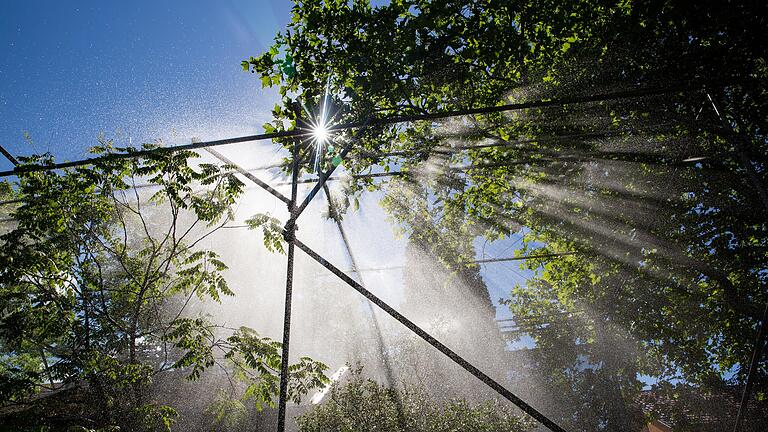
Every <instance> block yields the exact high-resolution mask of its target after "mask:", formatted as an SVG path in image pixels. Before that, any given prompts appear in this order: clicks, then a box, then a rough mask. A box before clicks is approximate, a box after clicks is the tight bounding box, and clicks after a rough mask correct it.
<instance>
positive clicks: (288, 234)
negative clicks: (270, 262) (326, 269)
mask: <svg viewBox="0 0 768 432" xmlns="http://www.w3.org/2000/svg"><path fill="white" fill-rule="evenodd" d="M298 178H299V143H298V141H296V142H294V144H293V168H292V173H291V202H290V203H289V204H288V209H289V211H290V218H289V222H288V224H287V225H286V227H285V231H284V236H285V240H286V241H287V242H288V265H287V266H286V267H287V269H286V276H285V312H284V313H283V352H282V355H281V357H280V360H281V361H280V394H279V396H278V397H279V399H278V405H277V407H278V408H277V431H278V432H284V431H285V404H286V402H287V397H288V394H287V393H288V354H289V344H290V339H291V297H292V295H293V249H294V243H295V240H296V222H295V217H294V215H295V214H296V195H297V187H298Z"/></svg>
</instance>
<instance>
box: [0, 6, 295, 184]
mask: <svg viewBox="0 0 768 432" xmlns="http://www.w3.org/2000/svg"><path fill="white" fill-rule="evenodd" d="M291 5H292V3H291V2H290V1H288V0H271V1H267V0H262V1H258V0H224V1H215V2H212V1H199V0H183V1H182V0H173V1H133V2H118V1H110V2H90V1H32V0H30V1H4V2H1V3H0V118H1V119H2V121H0V144H2V145H3V146H4V147H5V148H7V149H8V150H9V151H10V152H11V153H13V154H15V155H23V154H29V153H33V152H34V153H39V152H45V151H50V152H51V153H53V154H54V155H56V157H57V159H58V160H72V159H76V158H80V157H83V156H84V155H85V153H86V151H87V149H88V148H89V147H90V146H92V145H94V144H95V143H96V140H95V139H96V136H97V135H98V134H99V133H100V132H104V133H105V135H106V136H107V137H112V138H115V139H116V140H117V143H118V144H127V143H129V142H130V143H132V144H133V145H139V144H141V143H142V142H147V141H153V140H155V139H158V138H161V139H163V140H164V141H165V142H166V144H169V145H170V144H180V143H186V142H189V140H190V139H191V137H199V138H202V139H214V138H222V137H224V136H225V135H227V136H229V135H242V134H249V133H254V132H255V131H257V130H260V129H261V124H262V123H263V122H264V121H265V120H266V119H267V118H268V116H269V112H268V110H269V108H270V107H271V106H272V105H273V104H274V102H275V100H276V99H275V94H274V92H264V91H262V90H261V88H260V84H259V80H258V79H256V78H255V77H254V76H253V75H251V74H247V73H245V72H242V70H241V68H240V61H241V60H243V59H244V58H247V57H248V56H250V55H255V54H257V53H259V52H261V51H263V50H264V48H265V47H267V46H269V45H270V44H271V42H272V39H273V37H274V35H275V33H276V32H278V31H279V30H281V29H282V28H283V27H284V26H285V24H286V23H287V22H288V21H289V20H290V8H291ZM24 132H28V133H29V135H30V137H31V140H32V142H33V144H29V143H28V142H27V141H26V140H25V139H24ZM8 168H11V165H10V163H9V162H8V161H6V160H5V159H4V158H2V161H0V170H4V169H8Z"/></svg>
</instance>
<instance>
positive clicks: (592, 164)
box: [244, 0, 768, 430]
mask: <svg viewBox="0 0 768 432" xmlns="http://www.w3.org/2000/svg"><path fill="white" fill-rule="evenodd" d="M766 12H767V11H766V7H765V5H758V4H755V3H748V4H747V3H739V2H727V1H726V2H699V3H696V4H681V3H677V2H642V1H641V2H628V1H615V2H596V1H579V2H559V1H548V2H526V1H511V2H506V1H505V2H500V1H493V0H487V1H476V2H465V1H439V2H437V1H427V0H423V1H418V0H413V1H407V0H400V1H392V2H389V3H387V4H385V5H381V6H371V5H370V4H369V2H366V1H353V2H322V1H302V2H297V4H296V6H295V7H294V9H293V19H292V22H291V23H290V24H289V25H288V27H287V28H286V30H285V31H284V32H281V33H280V34H279V35H278V36H277V38H276V43H275V45H274V46H273V47H271V48H270V50H269V51H267V52H265V53H263V54H261V55H259V56H257V57H253V58H251V59H249V60H248V61H246V62H244V68H245V67H247V68H248V69H249V70H251V71H252V72H253V73H255V74H258V75H259V76H260V77H261V79H262V84H263V85H265V86H278V87H279V90H280V93H281V94H282V95H283V102H282V105H279V106H276V107H275V109H274V110H273V114H274V117H275V121H274V122H273V123H272V124H270V125H268V128H270V130H271V129H273V128H276V129H281V128H288V127H293V126H295V125H296V124H297V120H296V115H297V114H296V113H297V112H301V110H299V109H296V108H295V107H296V105H297V104H304V105H306V107H307V109H308V111H309V112H310V114H311V113H312V112H313V110H317V108H315V107H316V106H318V105H320V104H322V103H323V99H324V96H323V94H324V92H325V91H326V89H330V94H331V96H330V98H331V99H332V100H333V102H332V104H330V105H329V106H332V107H334V108H335V109H336V111H337V119H338V120H339V121H360V120H362V119H365V118H368V117H374V118H375V117H381V116H386V115H407V114H421V113H429V112H436V111H440V110H449V109H463V108H473V107H480V106H494V105H499V104H503V103H509V102H525V101H531V100H539V99H548V98H553V97H560V96H578V95H590V94H595V93H606V92H610V91H615V90H623V89H628V88H629V89H632V88H636V87H645V88H649V87H667V88H672V87H674V89H679V88H681V86H682V87H684V88H685V90H683V91H672V90H670V92H669V93H668V94H666V95H663V96H648V97H642V98H633V99H625V100H619V101H605V102H600V103H590V104H581V105H566V106H556V107H548V108H538V109H529V110H525V111H519V112H515V113H510V114H492V115H475V116H465V117H462V118H458V119H451V120H441V121H432V122H412V123H407V124H399V125H395V126H387V127H384V126H376V127H369V128H367V129H365V130H364V131H362V132H360V133H359V138H360V139H359V140H358V141H356V143H355V146H354V148H353V150H352V152H351V153H350V155H351V156H350V157H349V158H347V160H345V161H344V166H345V168H346V169H347V170H348V171H350V172H352V173H353V174H361V173H367V172H370V171H371V170H373V169H381V170H384V171H387V170H394V169H397V170H399V171H401V176H400V177H399V178H398V180H395V181H392V182H388V183H386V186H385V187H383V188H382V189H383V190H384V191H385V192H386V193H387V197H386V198H385V201H384V202H385V205H386V206H387V208H388V210H389V211H390V212H391V214H392V215H393V216H394V218H395V220H397V221H398V222H399V223H400V224H401V226H402V228H403V229H404V231H405V232H406V233H408V235H409V236H410V237H411V238H412V239H414V240H416V241H417V242H418V243H419V244H421V245H424V246H425V247H427V248H429V249H430V250H431V252H432V253H434V254H435V255H436V256H438V257H440V259H441V260H442V261H443V262H444V263H445V264H446V265H448V267H449V268H451V269H453V270H457V269H461V268H464V267H466V266H470V267H471V266H472V264H471V261H472V260H473V259H474V258H475V253H476V251H475V248H474V243H473V242H474V240H475V238H476V237H477V236H478V235H480V236H484V237H485V238H486V239H488V240H498V239H503V238H505V237H507V236H509V235H510V234H513V233H516V232H518V231H519V230H520V228H521V227H525V230H524V231H520V233H523V234H525V236H524V240H523V242H522V245H521V247H520V248H519V250H518V251H516V253H517V254H520V255H524V254H526V253H529V252H532V251H535V252H541V253H547V252H553V253H557V252H576V254H574V255H568V256H564V257H559V258H550V259H546V260H530V261H528V262H526V263H525V264H524V265H523V266H524V268H526V269H528V270H531V271H533V272H535V276H534V277H533V278H532V279H531V280H529V281H527V282H526V283H525V284H524V285H519V286H517V287H515V288H514V289H512V290H511V293H510V296H509V298H508V299H507V300H506V302H507V304H508V306H509V307H510V309H511V310H512V311H513V313H514V317H515V323H516V324H517V326H518V329H519V330H518V334H517V335H516V336H513V339H517V338H519V337H522V336H525V335H528V336H531V337H532V338H533V339H534V341H535V347H536V349H535V350H533V352H532V353H531V355H532V358H533V360H532V364H531V367H530V369H531V370H530V371H528V372H530V373H531V374H533V375H532V376H537V377H543V379H544V382H546V383H547V384H548V385H547V386H546V388H549V389H550V393H551V395H550V396H551V397H550V399H551V401H552V402H551V406H550V407H548V411H549V412H551V413H552V414H553V415H555V416H556V417H558V418H560V419H561V421H562V422H563V424H564V426H566V427H567V428H569V429H573V430H594V429H596V428H603V429H608V430H623V429H628V428H633V427H635V425H637V424H638V423H639V422H642V421H643V418H642V416H643V413H642V412H641V411H640V409H639V407H638V406H637V404H636V399H637V395H638V393H639V392H640V390H641V388H642V387H643V383H642V382H641V381H640V380H639V379H638V376H639V375H648V376H651V377H653V379H654V380H655V381H658V382H659V383H661V384H664V383H670V382H675V381H679V380H682V381H683V382H685V383H686V385H693V386H694V387H698V388H700V389H701V391H702V392H704V391H709V390H707V389H720V390H723V391H734V387H733V386H738V385H739V384H740V383H743V381H744V379H745V375H746V368H745V365H746V364H748V360H749V357H750V355H751V350H752V349H753V347H754V335H755V333H756V329H757V326H758V325H759V323H760V320H761V318H762V317H761V311H762V310H763V306H764V305H765V303H766V302H768V298H767V297H766V290H765V286H766V277H767V276H768V273H766V271H765V268H766V230H767V229H768V227H767V226H766V222H765V221H766V218H765V215H766V211H765V209H764V205H763V203H761V201H760V199H759V194H758V192H757V191H756V186H755V179H756V180H757V182H758V183H760V182H761V183H762V185H763V186H762V187H763V188H764V187H765V186H764V185H765V184H766V180H767V179H766V174H765V173H766V169H765V167H766V161H765V149H766V142H767V140H766V135H765V131H766V130H768V129H766V124H765V119H766V118H768V115H766V114H768V112H767V111H766V107H768V103H766V90H765V82H766V78H768V69H766V59H765V52H764V47H765V46H766V42H767V41H766V36H765V34H764V32H762V31H761V30H760V29H761V27H762V26H763V24H764V23H763V22H762V20H763V19H764V18H763V17H765V16H766ZM288 56H290V58H291V63H292V64H294V65H295V71H294V72H295V73H291V74H286V73H285V72H284V68H283V67H282V65H284V63H285V61H284V60H283V59H285V58H287V57H288ZM712 102H714V103H715V104H716V106H717V110H718V112H717V113H715V110H714V109H713V105H712ZM719 115H723V116H724V118H723V119H721V118H719ZM298 124H299V125H301V122H300V121H299V122H298ZM265 127H267V126H265ZM305 151H306V152H311V151H312V149H311V148H307V149H305ZM393 156H394V157H393ZM745 160H746V161H747V162H745ZM750 166H751V168H752V169H753V170H754V172H755V174H750V172H749V171H748V170H749V168H750ZM309 169H311V167H310V168H309ZM364 187H368V188H374V187H376V186H375V185H374V183H373V180H371V179H370V178H368V179H362V180H359V181H355V182H353V183H352V184H351V185H350V187H349V188H348V192H349V193H350V194H352V195H354V194H355V193H357V192H359V191H360V190H362V189H363V188H364ZM758 188H759V187H758ZM351 201H354V199H351ZM766 370H767V369H766V362H765V361H764V360H763V361H762V362H761V363H760V367H759V369H758V371H757V379H756V395H757V399H761V398H764V395H765V392H766V391H767V390H766V383H768V380H767V378H766V377H768V373H766ZM659 388H660V389H663V390H664V391H667V392H671V393H674V392H675V391H676V390H675V386H666V385H660V387H659ZM729 389H730V390H729ZM686 392H687V390H684V389H683V390H681V393H679V394H680V395H682V394H684V393H686ZM733 414H734V413H731V415H733ZM692 415H693V417H696V415H697V413H693V414H692ZM721 421H724V422H728V421H731V419H730V418H725V419H721ZM688 424H689V425H696V424H697V423H696V420H695V419H693V420H691V421H690V422H688ZM700 426H701V425H700V424H699V426H690V427H700Z"/></svg>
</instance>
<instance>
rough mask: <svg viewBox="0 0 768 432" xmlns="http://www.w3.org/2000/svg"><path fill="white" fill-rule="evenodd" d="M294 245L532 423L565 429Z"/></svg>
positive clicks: (555, 430)
mask: <svg viewBox="0 0 768 432" xmlns="http://www.w3.org/2000/svg"><path fill="white" fill-rule="evenodd" d="M294 242H295V244H296V246H298V248H299V249H301V250H303V251H304V252H305V253H306V254H307V255H309V256H310V257H311V258H312V259H314V260H315V261H317V262H318V263H319V264H320V265H322V266H323V267H325V268H327V269H328V270H330V271H331V273H333V274H335V275H336V276H338V277H339V279H341V280H343V281H344V282H346V283H347V285H349V286H351V287H352V288H354V289H355V290H356V291H357V292H359V293H360V294H362V295H364V296H365V297H366V298H367V299H368V300H370V301H371V302H372V303H373V304H375V305H376V306H378V307H380V308H381V309H382V310H384V312H386V313H387V314H389V315H390V316H392V317H393V318H394V319H396V320H398V321H399V322H400V323H401V324H403V325H404V326H406V327H407V328H408V329H409V330H411V331H412V332H414V333H416V335H417V336H419V337H420V338H422V339H424V341H426V342H427V343H428V344H430V345H432V346H433V347H435V348H436V349H437V350H438V351H440V352H441V353H443V354H445V355H446V356H447V357H448V358H450V359H451V360H453V361H454V362H455V363H456V364H458V365H459V366H461V367H462V368H464V370H466V371H467V372H469V373H471V374H472V375H474V376H475V377H476V378H478V379H480V380H481V381H483V382H484V383H485V384H486V385H488V386H489V387H490V388H492V389H493V390H495V391H496V392H497V393H499V394H500V395H501V396H503V397H504V398H505V399H507V400H509V401H510V402H512V403H513V404H515V405H516V406H517V407H518V408H520V409H521V410H523V411H524V412H525V413H527V414H528V415H530V416H531V417H533V418H535V419H536V420H538V421H539V422H540V423H541V424H543V425H544V426H546V427H547V428H548V429H549V430H551V431H553V432H565V429H563V428H562V427H560V426H558V425H557V423H555V422H554V421H552V420H550V419H549V417H547V416H545V415H544V414H542V413H541V412H539V411H538V410H536V408H534V407H532V406H530V405H528V403H526V402H525V401H524V400H522V399H520V398H519V397H518V396H517V395H515V394H514V393H512V392H511V391H509V390H507V389H506V388H504V386H502V385H501V384H499V383H498V382H496V381H495V380H494V379H493V378H491V377H489V376H488V375H486V374H485V373H483V372H482V371H481V370H480V369H478V368H477V367H475V366H474V365H472V363H470V362H468V361H467V360H465V359H464V358H463V357H461V356H460V355H458V354H456V353H455V352H454V351H453V350H451V349H450V348H448V347H447V346H445V345H443V344H442V343H441V342H440V341H438V340H437V339H435V338H434V337H432V336H431V335H430V334H429V333H427V332H426V331H424V330H423V329H422V328H421V327H419V326H418V325H416V324H415V323H414V322H413V321H411V320H409V319H408V318H406V317H405V316H403V315H402V314H401V313H400V312H398V311H397V310H395V309H394V308H393V307H392V306H390V305H388V304H387V303H385V302H384V301H383V300H381V299H380V298H378V297H377V296H376V295H375V294H373V293H372V292H370V291H368V290H367V289H365V287H363V286H362V285H360V284H359V283H358V282H356V281H355V280H354V279H352V278H351V277H349V276H348V275H346V274H345V273H344V272H342V271H341V270H339V269H338V268H337V267H336V266H334V265H333V264H331V263H330V262H328V261H327V260H326V259H325V258H323V257H322V256H320V255H319V254H318V253H317V252H315V251H313V250H312V249H310V248H309V246H307V245H305V244H304V243H302V242H301V241H300V240H298V239H294Z"/></svg>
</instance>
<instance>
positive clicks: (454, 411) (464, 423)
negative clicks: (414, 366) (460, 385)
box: [296, 368, 533, 432]
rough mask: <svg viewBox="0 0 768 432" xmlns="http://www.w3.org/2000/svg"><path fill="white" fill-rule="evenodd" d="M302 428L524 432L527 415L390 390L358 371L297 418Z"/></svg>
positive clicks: (491, 404)
mask: <svg viewBox="0 0 768 432" xmlns="http://www.w3.org/2000/svg"><path fill="white" fill-rule="evenodd" d="M296 421H297V423H298V425H299V430H300V431H301V432H316V431H317V432H320V431H322V432H328V431H344V432H352V431H384V432H387V431H393V432H394V431H403V430H407V431H413V432H433V431H435V432H436V431H440V432H450V431H484V432H495V431H500V432H501V431H504V432H510V431H511V432H519V431H528V430H531V429H532V427H533V424H532V422H531V421H529V420H528V419H524V418H521V417H520V416H519V415H517V414H515V413H514V408H513V407H512V406H511V405H509V404H506V403H502V402H499V401H488V402H484V403H481V404H477V405H471V404H470V403H468V402H467V401H465V400H461V399H454V400H449V401H447V402H438V401H437V400H435V399H434V398H433V397H431V396H430V395H429V394H428V393H427V392H426V391H425V390H424V389H422V388H412V387H406V388H405V389H404V390H396V389H392V388H386V387H384V386H382V385H380V384H378V383H377V382H375V381H373V380H371V379H365V378H363V376H362V373H361V369H360V368H358V369H356V370H354V371H353V372H352V373H351V375H350V378H349V379H348V380H347V382H346V384H344V385H338V384H334V386H333V388H332V389H331V392H330V395H329V397H328V398H327V399H326V400H325V401H324V402H323V403H322V404H321V405H318V406H317V407H315V408H313V409H312V410H311V411H309V412H307V413H306V414H304V415H302V416H300V417H299V418H298V419H297V420H296Z"/></svg>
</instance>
